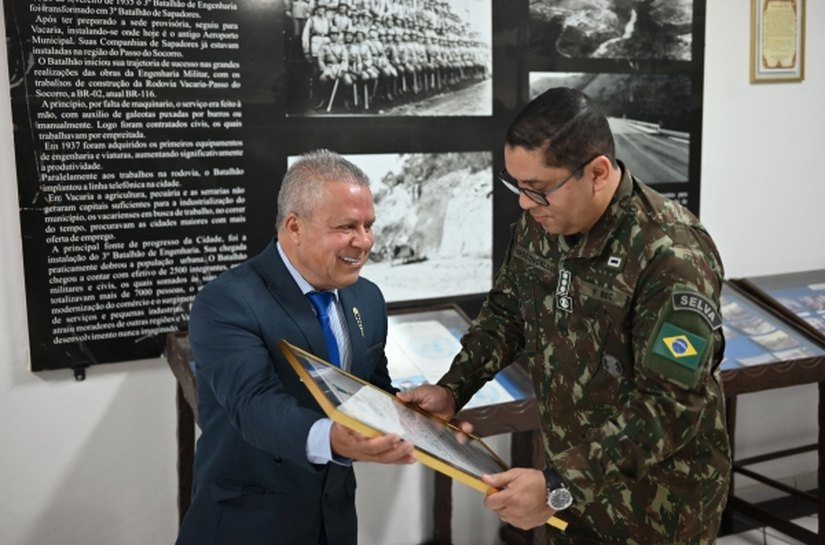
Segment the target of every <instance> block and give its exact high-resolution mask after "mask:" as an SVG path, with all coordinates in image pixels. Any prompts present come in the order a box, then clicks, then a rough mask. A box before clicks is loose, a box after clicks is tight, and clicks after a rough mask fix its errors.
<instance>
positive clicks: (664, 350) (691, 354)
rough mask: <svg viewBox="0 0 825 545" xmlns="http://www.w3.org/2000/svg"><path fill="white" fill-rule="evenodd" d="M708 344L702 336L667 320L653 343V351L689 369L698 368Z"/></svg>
mask: <svg viewBox="0 0 825 545" xmlns="http://www.w3.org/2000/svg"><path fill="white" fill-rule="evenodd" d="M706 344H707V341H705V339H703V338H702V337H699V336H697V335H694V334H693V333H690V332H689V331H685V330H684V329H682V328H680V327H676V326H675V325H673V324H671V323H669V322H665V323H663V324H662V327H661V329H659V334H658V335H657V336H656V341H655V342H654V343H653V352H654V353H656V354H658V355H660V356H663V357H664V358H666V359H668V360H670V361H672V362H675V363H678V364H679V365H682V366H684V367H687V368H688V369H696V366H697V365H698V364H699V361H700V360H701V358H702V353H703V352H704V350H705V345H706Z"/></svg>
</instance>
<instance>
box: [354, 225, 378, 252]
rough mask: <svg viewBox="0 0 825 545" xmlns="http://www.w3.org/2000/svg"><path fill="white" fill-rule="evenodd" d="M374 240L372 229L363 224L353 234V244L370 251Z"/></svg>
mask: <svg viewBox="0 0 825 545" xmlns="http://www.w3.org/2000/svg"><path fill="white" fill-rule="evenodd" d="M373 240H374V237H373V234H372V229H367V228H366V227H364V226H363V225H362V226H361V227H358V228H357V229H355V231H354V233H353V236H352V245H353V246H355V247H356V248H359V249H361V250H364V251H366V252H368V251H369V250H370V248H372V243H373Z"/></svg>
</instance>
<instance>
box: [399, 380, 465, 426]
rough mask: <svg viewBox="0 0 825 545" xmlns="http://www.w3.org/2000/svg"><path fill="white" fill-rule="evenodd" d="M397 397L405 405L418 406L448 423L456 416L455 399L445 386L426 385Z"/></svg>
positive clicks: (401, 393) (400, 393)
mask: <svg viewBox="0 0 825 545" xmlns="http://www.w3.org/2000/svg"><path fill="white" fill-rule="evenodd" d="M395 395H396V396H397V397H398V399H400V400H401V401H403V402H404V403H411V404H413V405H418V406H419V407H421V408H422V409H423V410H425V411H427V412H428V413H432V414H434V415H436V416H437V417H439V418H441V419H443V420H446V421H448V422H449V421H450V419H452V417H453V415H455V398H453V393H452V392H451V391H450V390H448V389H447V388H445V387H444V386H434V385H432V384H425V385H423V386H419V387H418V388H414V389H412V390H410V391H408V392H398V393H397V394H395Z"/></svg>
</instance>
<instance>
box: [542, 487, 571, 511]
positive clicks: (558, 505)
mask: <svg viewBox="0 0 825 545" xmlns="http://www.w3.org/2000/svg"><path fill="white" fill-rule="evenodd" d="M547 504H548V505H549V506H550V507H551V508H552V509H553V510H554V511H561V510H562V509H567V508H568V507H570V505H572V504H573V495H572V494H571V493H570V491H569V490H567V489H566V488H556V489H555V490H553V491H551V492H550V497H549V498H547Z"/></svg>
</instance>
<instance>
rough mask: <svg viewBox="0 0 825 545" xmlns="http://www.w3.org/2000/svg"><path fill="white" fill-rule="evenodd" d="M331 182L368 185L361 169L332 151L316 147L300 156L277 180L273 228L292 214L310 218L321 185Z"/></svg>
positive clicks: (317, 199)
mask: <svg viewBox="0 0 825 545" xmlns="http://www.w3.org/2000/svg"><path fill="white" fill-rule="evenodd" d="M331 182H346V183H349V184H355V185H362V186H369V184H370V181H369V178H368V177H367V175H366V174H364V171H363V170H361V169H360V168H358V167H357V166H355V165H354V164H352V163H351V162H350V161H348V160H346V159H344V158H343V157H341V156H340V155H338V154H337V153H335V152H334V151H329V150H326V149H319V150H315V151H310V152H307V153H305V154H303V155H301V157H300V158H298V160H297V161H295V163H293V164H292V166H291V167H289V169H288V170H287V171H286V174H284V179H283V180H282V181H281V189H280V190H279V191H278V217H277V219H276V220H275V226H276V228H278V229H280V228H281V227H282V226H283V223H284V221H286V218H287V216H289V214H292V213H294V214H297V215H299V216H303V217H311V216H312V213H313V212H314V211H315V209H316V207H317V206H318V204H319V203H320V200H321V191H322V188H323V185H324V184H327V183H331Z"/></svg>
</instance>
